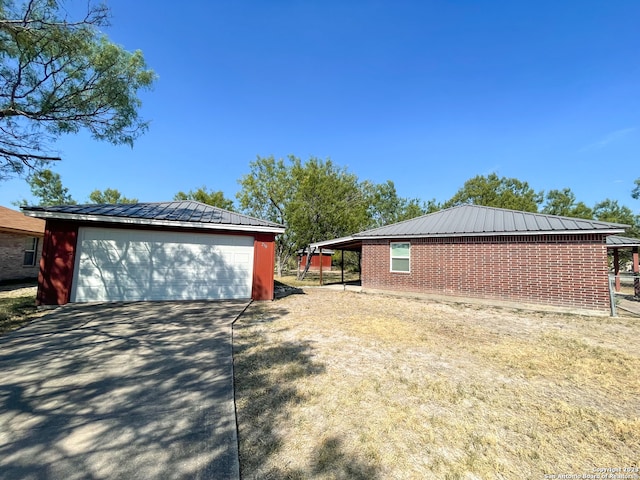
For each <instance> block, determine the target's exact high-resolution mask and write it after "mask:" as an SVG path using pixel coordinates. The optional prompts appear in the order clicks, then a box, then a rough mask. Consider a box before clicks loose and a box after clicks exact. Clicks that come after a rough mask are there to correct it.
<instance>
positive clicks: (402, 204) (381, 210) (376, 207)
mask: <svg viewBox="0 0 640 480" xmlns="http://www.w3.org/2000/svg"><path fill="white" fill-rule="evenodd" d="M362 189H363V191H364V193H365V195H366V196H367V203H368V215H369V225H368V228H376V227H382V226H384V225H390V224H392V223H397V222H402V221H403V220H409V219H411V218H415V217H419V216H421V215H424V214H425V213H431V212H430V211H431V210H432V209H433V208H434V207H435V205H436V204H435V201H433V200H432V201H431V203H425V202H421V201H420V200H419V199H417V198H411V199H409V198H403V197H399V196H398V194H397V192H396V187H395V185H394V183H393V182H392V181H391V180H387V181H386V182H385V183H381V184H373V183H370V182H364V183H363V184H362ZM433 211H435V210H433Z"/></svg>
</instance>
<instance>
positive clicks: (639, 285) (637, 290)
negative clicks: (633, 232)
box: [633, 246, 640, 297]
mask: <svg viewBox="0 0 640 480" xmlns="http://www.w3.org/2000/svg"><path fill="white" fill-rule="evenodd" d="M638 273H639V269H638V247H637V246H635V247H633V294H634V295H635V296H636V297H640V278H638Z"/></svg>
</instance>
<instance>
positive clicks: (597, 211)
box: [593, 198, 640, 237]
mask: <svg viewBox="0 0 640 480" xmlns="http://www.w3.org/2000/svg"><path fill="white" fill-rule="evenodd" d="M593 216H594V218H596V219H597V220H600V221H602V222H612V223H623V224H626V225H630V227H629V228H627V230H626V233H627V234H628V235H631V236H634V237H637V236H640V224H639V220H640V218H639V217H638V216H637V215H634V213H633V211H632V210H631V209H630V208H629V207H627V206H625V205H620V204H619V203H618V201H617V200H611V199H609V198H607V199H605V200H603V201H602V202H599V203H597V204H596V205H595V206H594V207H593Z"/></svg>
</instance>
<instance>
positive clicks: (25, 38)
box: [0, 0, 156, 179]
mask: <svg viewBox="0 0 640 480" xmlns="http://www.w3.org/2000/svg"><path fill="white" fill-rule="evenodd" d="M108 13H109V12H108V10H107V8H106V7H105V6H102V5H101V6H92V5H89V6H88V11H87V14H86V16H85V17H84V18H83V19H81V20H79V21H77V22H72V21H69V20H68V19H67V17H66V14H65V12H64V10H63V8H62V7H61V3H60V1H58V0H30V1H22V2H14V1H11V0H0V129H1V131H2V135H1V136H0V179H1V178H6V177H7V176H9V175H11V174H21V173H23V172H24V170H25V167H34V166H38V165H41V162H43V161H49V160H55V159H58V157H57V156H54V155H51V154H50V153H49V150H50V148H49V144H50V143H51V142H53V141H54V140H55V139H57V138H58V137H59V136H60V135H62V134H66V133H77V132H78V131H80V130H81V129H86V130H88V131H89V132H90V133H91V135H92V136H93V138H95V139H97V140H105V141H108V142H111V143H113V144H126V145H133V142H134V140H135V139H136V138H137V137H138V136H139V135H140V134H141V133H143V132H144V131H145V130H146V129H147V123H146V122H144V121H142V120H141V119H140V117H139V115H138V109H139V107H140V105H141V102H140V99H139V98H138V96H137V94H138V91H140V90H144V89H148V88H150V87H151V85H152V83H153V81H154V80H155V78H156V76H155V74H154V72H153V71H151V70H149V69H147V66H146V64H145V61H144V58H143V55H142V53H141V52H140V51H135V52H128V51H126V50H124V49H123V48H122V47H120V46H119V45H116V44H114V43H112V42H110V41H109V39H108V38H107V37H106V36H105V35H104V34H102V33H101V32H100V30H99V28H100V27H103V26H105V25H107V17H108Z"/></svg>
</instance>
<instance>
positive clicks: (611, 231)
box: [354, 229, 624, 240]
mask: <svg viewBox="0 0 640 480" xmlns="http://www.w3.org/2000/svg"><path fill="white" fill-rule="evenodd" d="M622 232H624V229H609V230H548V231H535V232H534V231H527V232H481V233H437V234H426V235H367V236H359V235H355V236H354V240H385V239H395V238H447V237H508V236H512V237H518V236H532V237H533V236H536V235H590V234H594V233H598V234H604V235H610V234H616V233H622Z"/></svg>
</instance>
